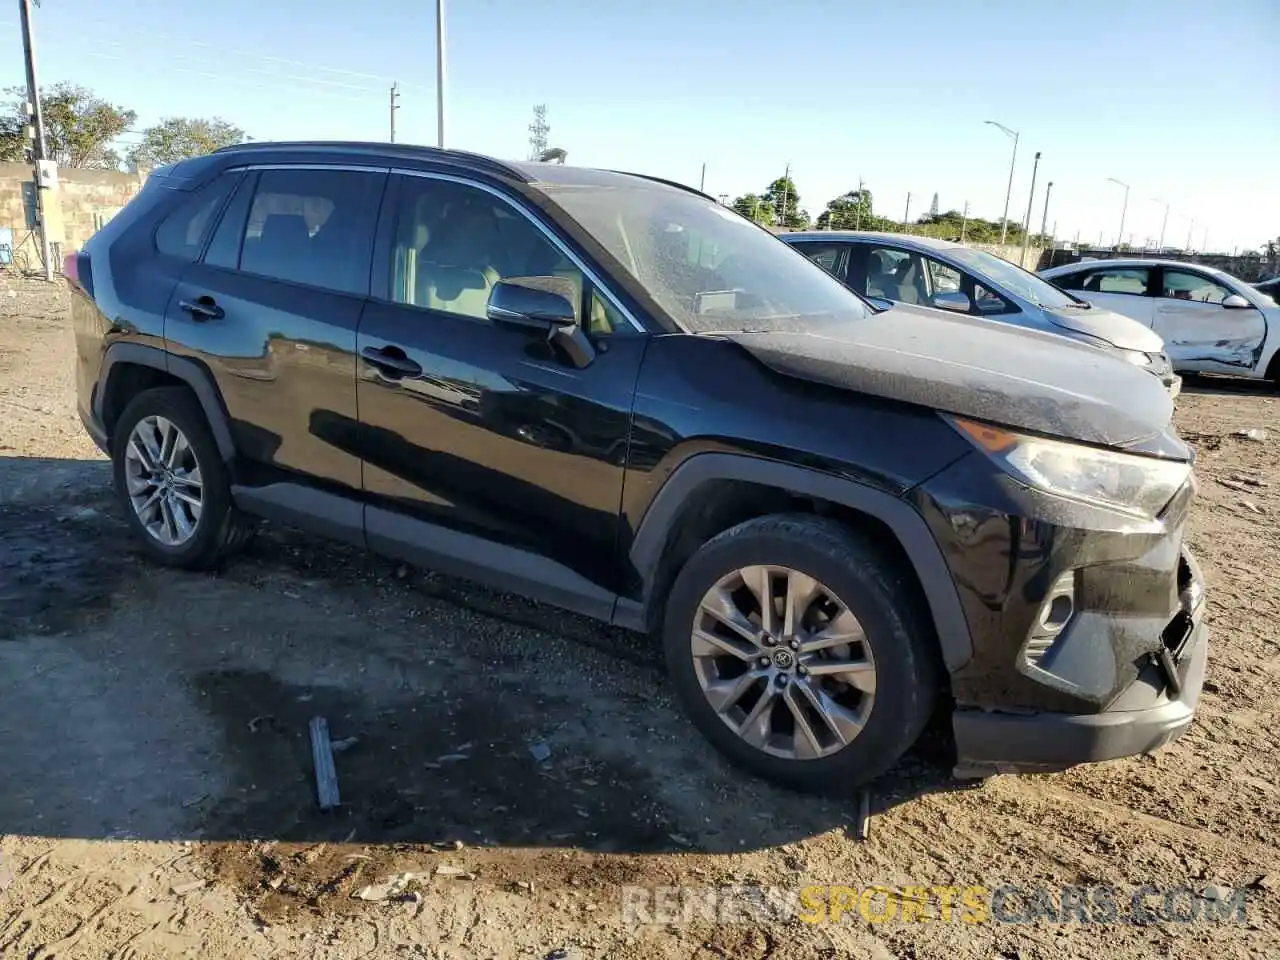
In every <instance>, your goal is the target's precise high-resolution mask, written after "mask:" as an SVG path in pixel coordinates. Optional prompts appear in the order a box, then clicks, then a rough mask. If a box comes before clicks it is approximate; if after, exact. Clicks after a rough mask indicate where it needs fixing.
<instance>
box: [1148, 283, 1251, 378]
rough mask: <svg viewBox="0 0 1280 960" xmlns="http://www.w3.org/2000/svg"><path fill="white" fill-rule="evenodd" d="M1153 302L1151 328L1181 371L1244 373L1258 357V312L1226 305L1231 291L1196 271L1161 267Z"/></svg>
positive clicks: (1249, 308)
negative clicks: (1152, 322)
mask: <svg viewBox="0 0 1280 960" xmlns="http://www.w3.org/2000/svg"><path fill="white" fill-rule="evenodd" d="M1161 272H1162V279H1161V283H1160V290H1159V296H1158V297H1157V298H1156V300H1155V311H1156V312H1155V324H1154V326H1155V330H1156V332H1157V333H1158V334H1160V336H1162V337H1164V345H1165V350H1166V351H1167V352H1168V354H1169V357H1170V359H1171V360H1173V365H1174V367H1176V368H1177V369H1179V370H1200V371H1205V372H1208V373H1237V374H1241V373H1248V372H1250V371H1252V370H1253V368H1254V367H1255V366H1256V364H1257V362H1258V357H1259V355H1260V354H1261V353H1262V342H1263V340H1265V339H1266V336H1267V324H1266V320H1265V318H1264V317H1263V315H1262V311H1261V310H1259V309H1258V308H1257V307H1254V306H1248V307H1242V308H1238V309H1233V308H1230V307H1224V306H1223V305H1222V303H1223V301H1224V300H1226V299H1227V297H1229V296H1231V294H1232V291H1231V290H1229V289H1228V288H1227V287H1226V286H1224V285H1223V284H1221V283H1219V282H1218V281H1217V280H1214V279H1212V278H1211V277H1209V276H1207V275H1205V274H1203V273H1200V272H1199V271H1198V270H1192V269H1186V268H1172V267H1165V268H1164V269H1163V270H1162V271H1161Z"/></svg>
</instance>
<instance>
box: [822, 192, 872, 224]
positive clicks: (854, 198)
mask: <svg viewBox="0 0 1280 960" xmlns="http://www.w3.org/2000/svg"><path fill="white" fill-rule="evenodd" d="M817 227H818V228H819V229H820V230H884V229H887V228H888V227H889V221H888V220H886V219H885V218H884V217H877V216H876V215H875V214H874V213H873V212H872V207H871V191H870V190H865V189H864V190H850V191H849V192H848V193H842V194H840V196H838V197H836V198H835V199H834V200H831V201H829V202H828V203H827V209H826V210H824V211H823V212H822V213H820V214H819V215H818V221H817Z"/></svg>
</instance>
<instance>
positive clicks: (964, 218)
mask: <svg viewBox="0 0 1280 960" xmlns="http://www.w3.org/2000/svg"><path fill="white" fill-rule="evenodd" d="M968 226H969V201H968V200H966V201H965V202H964V213H963V214H962V215H961V218H960V242H961V243H964V231H965V228H967V227H968Z"/></svg>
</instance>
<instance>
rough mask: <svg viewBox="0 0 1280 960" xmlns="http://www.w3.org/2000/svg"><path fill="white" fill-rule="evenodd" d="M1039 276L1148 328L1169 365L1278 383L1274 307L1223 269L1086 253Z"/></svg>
mask: <svg viewBox="0 0 1280 960" xmlns="http://www.w3.org/2000/svg"><path fill="white" fill-rule="evenodd" d="M1040 276H1042V277H1044V278H1045V279H1046V280H1049V281H1051V282H1052V283H1054V284H1056V285H1057V286H1059V287H1061V288H1062V289H1063V290H1069V291H1071V292H1072V293H1074V294H1076V295H1077V296H1080V297H1084V298H1085V299H1086V300H1088V301H1089V302H1090V303H1094V304H1097V305H1098V306H1099V307H1103V308H1105V309H1107V310H1113V311H1115V312H1116V313H1122V314H1124V315H1125V316H1128V317H1132V318H1133V319H1135V320H1137V321H1139V322H1141V323H1144V324H1146V325H1147V326H1148V327H1151V329H1153V330H1154V331H1155V332H1156V333H1158V334H1159V335H1160V336H1161V338H1162V339H1163V340H1164V346H1165V352H1166V353H1168V354H1169V359H1170V360H1171V361H1172V362H1173V367H1174V369H1175V370H1178V371H1180V372H1198V373H1226V374H1234V375H1236V376H1243V377H1253V378H1255V379H1266V380H1271V381H1274V382H1276V383H1277V384H1280V306H1277V304H1276V301H1275V300H1273V299H1272V298H1271V297H1269V296H1267V295H1266V294H1265V293H1263V292H1262V291H1260V290H1258V289H1256V288H1255V287H1253V286H1252V285H1250V284H1248V283H1245V282H1244V281H1243V280H1237V279H1236V278H1235V277H1233V276H1231V275H1230V274H1228V273H1223V272H1222V271H1221V270H1215V269H1214V268H1213V267H1205V266H1201V265H1200V264H1196V263H1179V262H1177V261H1173V260H1090V261H1087V262H1081V263H1071V264H1066V265H1064V266H1061V267H1052V268H1051V269H1048V270H1043V271H1041V273H1040Z"/></svg>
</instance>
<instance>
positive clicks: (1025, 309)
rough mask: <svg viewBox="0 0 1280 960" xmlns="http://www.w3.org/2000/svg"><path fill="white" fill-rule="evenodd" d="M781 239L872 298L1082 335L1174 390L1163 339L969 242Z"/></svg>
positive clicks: (816, 235)
mask: <svg viewBox="0 0 1280 960" xmlns="http://www.w3.org/2000/svg"><path fill="white" fill-rule="evenodd" d="M781 239H782V240H783V241H785V242H786V243H789V244H791V245H792V246H794V247H795V248H796V249H797V250H800V251H801V252H802V253H804V254H805V255H806V256H807V257H809V258H810V259H811V260H813V261H815V262H816V263H818V264H819V265H821V266H822V267H824V268H825V269H826V270H827V271H829V272H830V273H832V274H834V275H835V276H836V278H837V279H839V280H841V281H842V282H843V283H844V284H845V285H846V286H848V287H850V288H851V289H852V290H853V291H854V292H855V293H859V294H861V295H862V296H864V297H867V298H868V299H870V300H872V301H877V300H878V301H882V302H890V303H913V304H919V305H921V306H927V307H936V308H938V309H940V310H950V311H953V312H956V313H964V314H969V315H972V316H979V317H985V318H987V319H989V320H992V321H994V322H997V323H1008V324H1012V325H1014V326H1019V327H1030V328H1033V329H1036V330H1043V331H1046V332H1048V333H1055V334H1059V335H1060V336H1064V337H1070V338H1071V339H1073V340H1079V341H1083V342H1085V343H1088V344H1091V345H1092V346H1095V347H1099V348H1101V349H1103V350H1107V351H1109V352H1111V353H1114V354H1117V355H1119V356H1121V357H1123V358H1124V359H1125V360H1127V361H1129V362H1130V363H1132V364H1134V365H1135V366H1139V367H1143V368H1144V369H1147V370H1149V371H1150V372H1151V373H1152V374H1154V375H1155V376H1157V377H1159V378H1160V380H1161V381H1162V382H1163V383H1164V384H1165V386H1166V387H1167V388H1168V389H1169V391H1170V392H1171V393H1173V394H1174V395H1175V396H1176V395H1177V393H1178V391H1179V390H1180V389H1181V387H1182V380H1181V378H1180V377H1178V376H1177V375H1175V374H1174V372H1173V367H1172V365H1171V364H1170V363H1169V357H1168V356H1167V355H1166V353H1165V349H1164V341H1163V340H1161V338H1160V337H1159V335H1157V334H1156V333H1155V332H1153V331H1152V330H1151V328H1150V327H1148V326H1145V325H1143V324H1141V323H1138V322H1136V321H1134V320H1131V319H1129V318H1128V317H1124V316H1121V315H1120V314H1118V313H1114V312H1112V311H1110V310H1103V309H1100V308H1098V307H1096V306H1093V305H1091V304H1089V303H1088V302H1087V301H1085V300H1082V299H1080V298H1079V297H1075V296H1073V295H1071V294H1070V293H1067V292H1065V291H1063V290H1059V289H1058V288H1057V287H1055V286H1054V285H1053V284H1051V283H1048V282H1047V281H1045V280H1043V279H1041V278H1040V277H1038V276H1036V275H1035V274H1034V273H1030V272H1028V271H1026V270H1023V269H1022V268H1020V267H1016V266H1014V265H1013V264H1012V263H1009V262H1008V261H1007V260H1002V259H1000V258H999V257H997V256H995V255H994V254H990V253H987V252H986V251H983V250H977V249H974V248H973V247H966V246H962V245H961V244H958V243H950V242H948V241H946V240H934V239H932V238H929V237H915V236H910V235H906V234H893V233H866V232H861V231H853V230H824V231H817V232H802V233H787V234H782V236H781Z"/></svg>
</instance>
